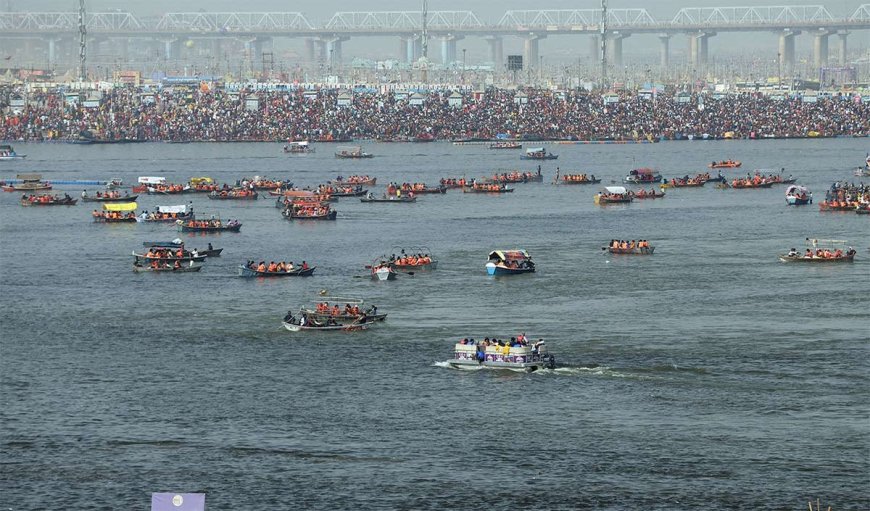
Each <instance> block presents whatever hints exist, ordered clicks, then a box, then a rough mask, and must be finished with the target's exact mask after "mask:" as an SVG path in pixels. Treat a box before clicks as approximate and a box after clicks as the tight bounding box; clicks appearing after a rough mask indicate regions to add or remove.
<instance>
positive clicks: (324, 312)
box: [299, 297, 387, 325]
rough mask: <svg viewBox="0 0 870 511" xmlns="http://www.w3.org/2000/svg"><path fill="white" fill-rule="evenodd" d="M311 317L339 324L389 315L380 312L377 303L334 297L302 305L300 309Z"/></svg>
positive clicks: (378, 319) (384, 317)
mask: <svg viewBox="0 0 870 511" xmlns="http://www.w3.org/2000/svg"><path fill="white" fill-rule="evenodd" d="M299 312H300V313H301V314H306V315H307V316H308V317H309V318H313V319H317V320H319V321H321V322H323V321H326V320H329V319H332V320H334V321H335V322H336V323H338V324H342V325H343V324H348V323H354V322H358V321H360V320H365V322H374V321H384V320H386V319H387V315H386V314H384V313H380V312H378V307H377V306H376V305H370V306H368V307H366V306H365V302H364V301H363V300H361V299H358V298H341V297H333V298H330V299H328V300H317V301H316V302H314V307H310V306H309V307H304V306H303V307H302V308H301V309H300V311H299Z"/></svg>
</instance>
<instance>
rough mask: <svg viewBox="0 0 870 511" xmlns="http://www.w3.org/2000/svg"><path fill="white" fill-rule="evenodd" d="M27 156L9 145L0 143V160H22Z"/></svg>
mask: <svg viewBox="0 0 870 511" xmlns="http://www.w3.org/2000/svg"><path fill="white" fill-rule="evenodd" d="M24 158H27V155H26V154H18V153H16V152H15V149H12V146H11V145H6V144H4V145H0V161H11V160H23V159H24Z"/></svg>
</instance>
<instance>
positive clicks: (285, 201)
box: [275, 195, 338, 209]
mask: <svg viewBox="0 0 870 511" xmlns="http://www.w3.org/2000/svg"><path fill="white" fill-rule="evenodd" d="M329 202H338V199H337V198H335V197H333V196H331V195H311V196H304V197H278V198H277V199H275V207H276V208H278V209H283V208H289V207H290V206H303V205H310V206H314V207H317V206H325V205H326V204H327V203H329Z"/></svg>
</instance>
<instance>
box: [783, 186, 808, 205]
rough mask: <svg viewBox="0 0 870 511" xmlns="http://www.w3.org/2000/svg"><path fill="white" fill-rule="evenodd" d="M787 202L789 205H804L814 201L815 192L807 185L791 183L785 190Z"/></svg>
mask: <svg viewBox="0 0 870 511" xmlns="http://www.w3.org/2000/svg"><path fill="white" fill-rule="evenodd" d="M785 203H786V204H788V205H789V206H803V205H805V204H812V203H813V192H811V191H809V190H808V189H807V188H806V187H805V186H801V185H790V186H789V187H788V189H787V190H786V191H785Z"/></svg>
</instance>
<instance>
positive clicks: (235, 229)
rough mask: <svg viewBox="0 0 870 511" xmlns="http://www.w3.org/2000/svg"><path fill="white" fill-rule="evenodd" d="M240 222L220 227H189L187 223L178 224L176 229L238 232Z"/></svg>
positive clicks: (184, 230)
mask: <svg viewBox="0 0 870 511" xmlns="http://www.w3.org/2000/svg"><path fill="white" fill-rule="evenodd" d="M241 228H242V224H237V225H228V226H222V227H190V226H188V225H180V226H178V229H179V230H180V231H181V232H239V231H240V230H241Z"/></svg>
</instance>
